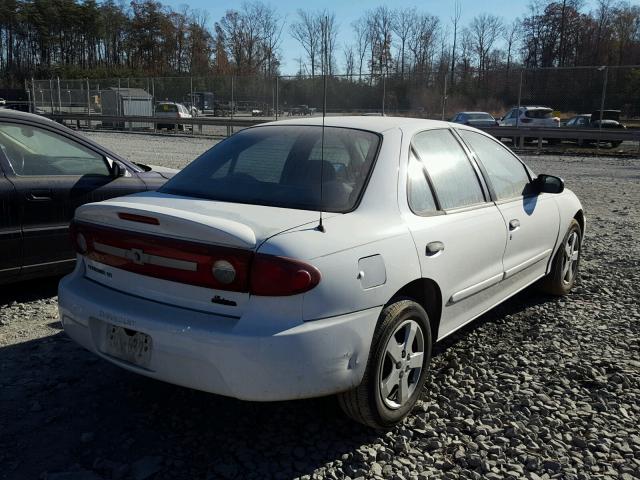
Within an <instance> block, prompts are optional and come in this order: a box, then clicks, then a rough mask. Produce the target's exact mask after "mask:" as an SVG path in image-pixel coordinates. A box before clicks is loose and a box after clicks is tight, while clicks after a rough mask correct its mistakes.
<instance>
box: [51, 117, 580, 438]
mask: <svg viewBox="0 0 640 480" xmlns="http://www.w3.org/2000/svg"><path fill="white" fill-rule="evenodd" d="M321 122H322V120H321V119H320V118H314V119H296V120H288V121H281V122H274V123H269V124H264V125H261V126H257V127H253V128H249V129H245V130H242V131H241V132H238V133H237V134H235V135H233V136H231V137H230V138H228V139H226V140H224V141H223V142H221V143H219V144H217V145H216V146H215V147H213V148H212V149H210V150H209V151H207V152H205V153H204V154H203V155H201V156H200V157H199V158H198V159H196V160H195V161H194V162H193V163H191V164H190V165H189V166H187V167H186V168H185V169H184V170H183V171H182V172H180V173H179V174H177V175H176V176H175V177H173V179H171V180H169V181H168V182H167V183H166V184H165V186H163V187H162V188H160V190H159V191H157V192H145V193H140V194H136V195H131V196H127V197H122V198H116V199H113V200H108V201H105V202H100V203H93V204H88V205H84V206H82V207H80V208H78V210H77V211H76V215H75V220H74V224H73V227H72V237H73V239H74V243H75V248H76V250H77V253H78V262H77V267H76V269H75V271H74V272H73V273H72V274H70V275H69V276H67V277H65V278H64V279H63V280H62V281H61V283H60V289H59V302H60V316H61V319H62V323H63V325H64V329H65V331H66V332H67V333H68V334H69V335H70V336H71V337H72V338H73V339H74V340H75V341H77V342H78V343H79V344H81V345H82V346H84V347H86V348H87V349H89V350H91V351H92V352H95V353H96V354H97V355H99V356H101V357H102V358H104V359H106V360H108V361H110V362H113V363H115V364H116V365H119V366H121V367H123V368H126V369H128V370H131V371H133V372H137V373H140V374H142V375H147V376H149V377H152V378H156V379H159V380H164V381H167V382H171V383H174V384H178V385H183V386H186V387H191V388H195V389H199V390H204V391H207V392H213V393H217V394H221V395H227V396H231V397H236V398H240V399H245V400H253V401H271V400H290V399H298V398H306V397H316V396H322V395H329V394H338V396H339V401H340V404H341V405H342V407H343V409H344V410H345V412H346V413H347V414H348V415H349V416H351V417H352V418H354V419H355V420H357V421H360V422H362V423H365V424H367V425H370V426H373V427H383V428H384V427H390V426H392V425H394V424H396V423H398V422H399V421H401V420H402V419H403V418H404V417H405V416H406V415H407V414H408V413H409V412H410V410H411V408H412V407H413V405H414V404H415V402H416V400H417V399H418V397H419V396H420V394H421V391H422V388H423V385H424V383H425V380H426V378H427V373H428V369H429V360H430V355H431V350H432V346H433V344H434V343H435V342H436V341H438V340H441V339H443V338H445V337H446V336H447V335H450V334H451V333H452V332H454V331H456V330H457V329H459V328H460V327H462V326H463V325H465V324H466V323H468V322H470V321H471V320H473V319H474V318H476V317H478V316H479V315H481V314H482V313H484V312H486V311H487V310H489V309H491V308H492V307H494V306H495V305H497V304H499V303H500V302H503V301H504V300H506V299H507V298H509V297H511V296H512V295H514V294H515V293H516V292H518V291H520V290H522V289H523V288H525V287H527V286H528V285H531V284H532V283H534V282H538V281H539V285H541V286H542V287H543V288H544V289H545V290H546V291H548V292H550V293H553V294H566V293H568V292H569V291H570V289H571V287H572V286H573V284H574V281H575V278H576V273H577V269H578V263H579V260H580V249H581V245H582V238H583V234H584V226H585V219H584V214H583V211H582V207H581V205H580V202H579V200H578V199H577V198H576V196H575V195H574V194H573V193H572V192H571V191H569V190H567V189H565V188H564V184H563V181H562V180H561V179H560V178H558V177H554V176H549V175H537V176H536V175H535V174H534V173H533V172H532V171H531V170H530V169H529V168H528V167H527V166H526V165H524V164H523V163H522V161H521V160H520V159H519V158H518V157H517V156H515V155H514V154H513V153H512V152H511V151H510V150H509V149H508V148H506V147H505V146H504V145H502V144H501V143H499V142H498V141H496V140H495V139H494V138H492V137H490V136H488V135H486V134H484V133H482V132H480V131H478V130H475V129H473V128H470V127H466V126H463V125H458V124H452V123H445V122H437V121H429V120H418V119H410V118H390V117H332V118H327V119H326V126H325V127H324V128H323V127H322V123H321ZM320 218H322V220H320Z"/></svg>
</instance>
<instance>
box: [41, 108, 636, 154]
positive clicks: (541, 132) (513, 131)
mask: <svg viewBox="0 0 640 480" xmlns="http://www.w3.org/2000/svg"><path fill="white" fill-rule="evenodd" d="M44 116H45V117H48V118H51V119H53V120H55V121H58V122H76V124H77V126H78V128H80V124H81V123H84V124H85V125H87V126H88V127H89V128H92V126H93V124H94V123H98V122H100V123H102V125H103V126H104V125H111V126H115V127H119V128H121V129H126V130H133V129H134V128H137V127H136V126H138V127H139V126H140V125H145V126H146V127H147V128H149V127H152V128H153V129H154V130H156V129H157V128H158V125H175V127H176V129H177V127H178V126H179V125H190V126H191V127H192V128H193V129H194V131H195V128H196V127H198V130H199V133H202V127H203V126H222V127H226V129H227V131H226V133H227V135H230V134H231V133H232V132H233V127H242V128H246V127H250V126H253V125H259V124H261V123H266V122H270V121H273V119H272V118H256V117H205V116H202V117H193V118H166V117H165V118H163V117H138V116H119V115H90V114H86V113H84V114H75V113H48V114H45V115H44ZM482 130H484V131H485V132H487V133H488V134H490V135H493V136H494V137H496V138H497V139H504V138H510V139H512V140H513V145H514V146H518V147H524V145H525V141H526V140H534V141H537V144H538V148H542V146H543V141H544V140H546V141H550V140H551V141H562V140H572V141H576V142H577V143H578V144H581V143H585V142H589V141H591V142H593V141H597V142H612V141H613V142H629V141H630V142H638V145H639V148H640V129H616V128H603V129H602V130H600V129H597V128H567V127H555V128H549V127H486V128H482Z"/></svg>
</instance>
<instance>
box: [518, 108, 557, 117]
mask: <svg viewBox="0 0 640 480" xmlns="http://www.w3.org/2000/svg"><path fill="white" fill-rule="evenodd" d="M552 114H553V111H552V110H546V109H544V110H543V109H541V108H538V109H536V110H527V111H526V112H524V116H525V117H527V118H551V117H552V116H553V115H552Z"/></svg>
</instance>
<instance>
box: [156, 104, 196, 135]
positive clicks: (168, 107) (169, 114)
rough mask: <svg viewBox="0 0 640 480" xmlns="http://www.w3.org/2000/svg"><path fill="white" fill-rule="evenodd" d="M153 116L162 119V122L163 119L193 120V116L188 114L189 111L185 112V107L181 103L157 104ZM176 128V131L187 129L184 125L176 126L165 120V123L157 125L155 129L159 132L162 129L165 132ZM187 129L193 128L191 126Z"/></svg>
mask: <svg viewBox="0 0 640 480" xmlns="http://www.w3.org/2000/svg"><path fill="white" fill-rule="evenodd" d="M155 116H156V117H159V118H162V119H163V120H164V119H165V118H167V119H185V118H193V115H191V113H189V110H187V107H185V106H184V105H183V104H181V103H176V102H158V103H157V104H156V108H155ZM176 126H177V127H178V130H182V131H185V130H186V129H187V125H185V124H181V125H177V124H176V123H171V122H169V121H168V120H167V123H158V124H157V126H156V128H158V129H159V130H161V129H163V128H164V129H167V130H175V128H176ZM189 128H193V126H190V127H189Z"/></svg>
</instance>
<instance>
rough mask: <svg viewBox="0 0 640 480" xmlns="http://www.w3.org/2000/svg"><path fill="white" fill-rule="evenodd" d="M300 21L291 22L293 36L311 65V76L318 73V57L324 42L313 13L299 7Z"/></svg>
mask: <svg viewBox="0 0 640 480" xmlns="http://www.w3.org/2000/svg"><path fill="white" fill-rule="evenodd" d="M297 15H298V21H297V22H295V23H292V24H291V27H290V30H291V36H292V37H293V38H294V39H296V40H297V41H298V42H300V45H301V46H302V48H303V49H304V51H305V53H306V55H307V59H308V60H309V64H310V67H311V76H312V77H313V76H315V74H316V59H317V58H318V53H319V49H320V47H321V43H322V35H321V34H320V31H319V29H318V27H319V24H318V22H317V21H316V16H315V15H314V14H313V13H310V12H307V11H305V10H302V9H298V12H297Z"/></svg>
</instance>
